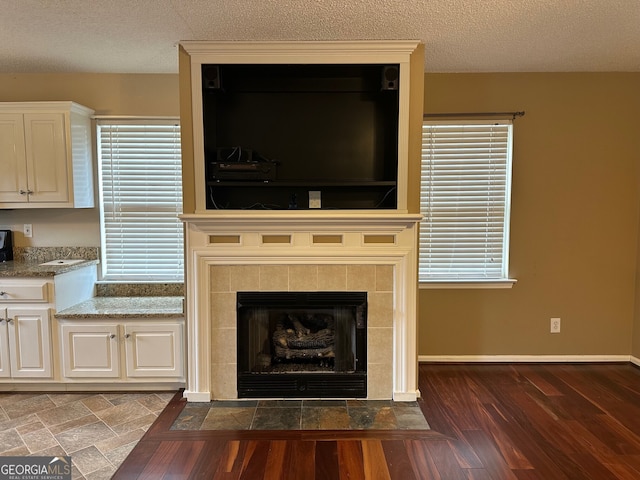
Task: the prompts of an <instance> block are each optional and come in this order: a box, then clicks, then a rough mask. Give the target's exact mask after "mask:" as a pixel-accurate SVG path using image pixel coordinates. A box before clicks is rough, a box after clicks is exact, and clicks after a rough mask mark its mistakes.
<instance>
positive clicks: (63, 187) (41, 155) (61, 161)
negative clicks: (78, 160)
mask: <svg viewBox="0 0 640 480" xmlns="http://www.w3.org/2000/svg"><path fill="white" fill-rule="evenodd" d="M24 126H25V150H26V162H27V174H28V179H29V180H28V184H29V186H30V190H31V192H32V193H30V194H29V201H30V202H38V203H41V202H68V201H69V184H70V179H69V173H70V172H69V165H68V162H67V149H66V142H65V138H66V136H65V130H64V116H63V115H62V114H57V113H29V114H25V116H24Z"/></svg>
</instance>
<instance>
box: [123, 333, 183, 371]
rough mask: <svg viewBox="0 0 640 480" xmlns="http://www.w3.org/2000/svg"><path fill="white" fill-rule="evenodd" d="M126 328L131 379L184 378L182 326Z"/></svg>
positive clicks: (125, 335) (126, 349) (126, 355)
mask: <svg viewBox="0 0 640 480" xmlns="http://www.w3.org/2000/svg"><path fill="white" fill-rule="evenodd" d="M123 327H124V332H125V333H124V338H125V342H124V346H125V358H126V375H127V377H130V378H145V377H147V378H148V377H172V378H180V377H182V376H183V363H184V362H183V361H182V344H183V339H182V324H178V323H164V324H129V325H124V326H123Z"/></svg>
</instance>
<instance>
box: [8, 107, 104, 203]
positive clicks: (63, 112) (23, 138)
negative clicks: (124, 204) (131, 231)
mask: <svg viewBox="0 0 640 480" xmlns="http://www.w3.org/2000/svg"><path fill="white" fill-rule="evenodd" d="M93 113H94V112H93V110H91V109H89V108H86V107H83V106H82V105H78V104H76V103H73V102H3V103H0V158H1V159H2V176H0V208H12V209H13V208H90V207H93V206H94V194H93V160H92V156H93V155H92V143H91V115H93Z"/></svg>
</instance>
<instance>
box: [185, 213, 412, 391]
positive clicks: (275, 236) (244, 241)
mask: <svg viewBox="0 0 640 480" xmlns="http://www.w3.org/2000/svg"><path fill="white" fill-rule="evenodd" d="M313 213H318V215H309V214H292V212H284V213H268V212H259V214H255V213H254V214H247V215H240V216H238V215H224V214H222V215H198V214H192V215H184V216H183V221H184V222H185V224H186V247H187V278H188V280H187V327H188V339H189V340H188V341H189V345H188V349H187V351H188V359H187V360H188V371H189V373H188V382H187V389H186V390H185V396H186V398H187V400H188V401H196V402H207V401H210V400H229V399H237V398H238V396H237V383H236V373H237V372H236V293H237V292H238V291H366V292H367V302H368V308H367V310H368V311H367V314H368V315H367V399H369V400H377V399H394V400H396V401H413V400H415V399H416V398H417V397H418V395H419V392H418V390H417V345H416V342H417V340H416V339H417V332H416V295H417V280H416V268H417V266H416V248H415V247H416V230H417V227H416V224H417V221H418V220H419V216H418V215H413V214H398V213H388V214H379V213H376V214H375V215H373V214H361V213H359V214H344V213H343V214H336V213H324V212H313Z"/></svg>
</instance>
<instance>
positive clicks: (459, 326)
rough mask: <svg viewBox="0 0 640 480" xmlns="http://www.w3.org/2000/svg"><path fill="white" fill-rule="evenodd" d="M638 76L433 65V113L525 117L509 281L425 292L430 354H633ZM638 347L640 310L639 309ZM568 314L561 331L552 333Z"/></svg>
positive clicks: (428, 83) (429, 102) (424, 333)
mask: <svg viewBox="0 0 640 480" xmlns="http://www.w3.org/2000/svg"><path fill="white" fill-rule="evenodd" d="M639 84H640V74H455V75H454V74H433V75H430V74H428V75H426V79H425V111H426V112H430V113H435V112H487V111H516V110H524V111H526V115H525V116H524V117H522V118H519V119H517V120H516V121H515V128H514V139H515V146H514V163H513V198H512V222H511V275H512V276H513V277H514V278H516V279H518V283H517V284H516V285H515V286H514V288H513V289H509V290H421V292H420V296H419V298H420V312H421V315H420V338H419V352H420V354H421V355H540V354H545V355H629V354H630V353H631V343H632V332H633V327H634V308H635V307H634V301H635V297H636V293H637V289H636V287H635V279H636V269H637V266H638V263H637V251H638V226H639V225H638V211H639V205H640V193H639V183H638V175H639V173H640V172H639V164H640V158H639V152H640V135H638V112H639V111H640V90H639V89H638V85H639ZM635 316H636V319H635V324H636V337H635V338H636V340H637V341H636V342H635V347H636V349H635V352H636V353H640V339H639V338H638V335H640V334H638V331H639V330H640V328H638V327H639V325H640V320H639V319H638V314H636V315H635ZM551 317H561V319H562V332H561V333H560V334H554V335H552V334H550V333H549V319H550V318H551Z"/></svg>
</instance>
